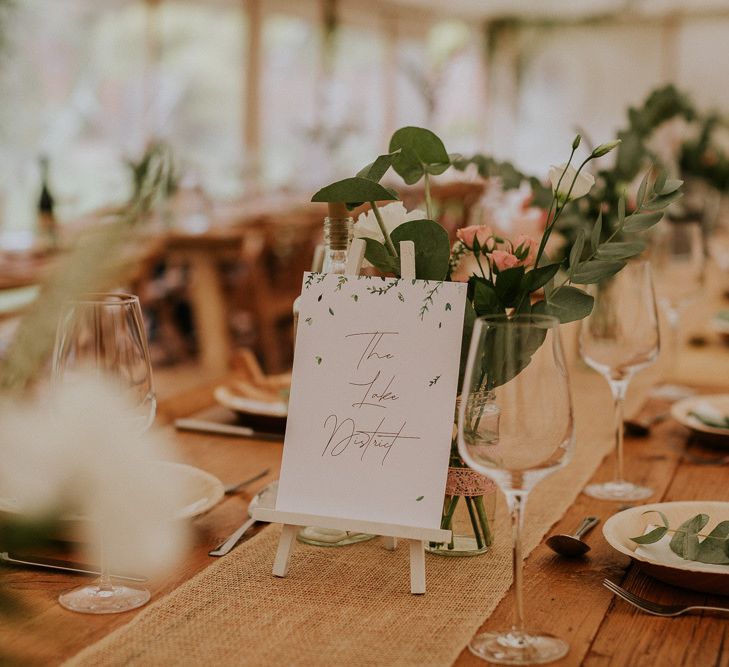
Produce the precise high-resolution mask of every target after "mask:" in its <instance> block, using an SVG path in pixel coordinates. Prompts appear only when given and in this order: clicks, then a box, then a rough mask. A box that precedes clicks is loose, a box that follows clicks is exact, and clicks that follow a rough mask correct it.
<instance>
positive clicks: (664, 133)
mask: <svg viewBox="0 0 729 667" xmlns="http://www.w3.org/2000/svg"><path fill="white" fill-rule="evenodd" d="M700 132H701V126H700V124H699V123H697V122H695V121H694V122H690V123H689V122H688V121H687V120H686V119H685V118H684V117H683V116H674V117H673V118H671V119H669V120H667V121H665V122H663V123H661V124H660V125H658V127H656V128H655V129H654V130H653V132H651V134H650V136H649V137H648V138H647V139H646V141H645V147H646V148H647V149H648V150H649V151H650V152H651V153H653V154H654V155H655V156H656V157H658V159H659V160H660V161H661V163H662V164H663V166H664V167H666V168H667V169H669V170H671V173H672V174H674V175H677V174H678V173H679V165H678V162H679V158H680V155H679V154H680V152H681V147H682V146H683V144H684V143H686V142H687V141H696V140H697V139H698V137H699V134H700Z"/></svg>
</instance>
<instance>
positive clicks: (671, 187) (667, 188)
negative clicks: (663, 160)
mask: <svg viewBox="0 0 729 667" xmlns="http://www.w3.org/2000/svg"><path fill="white" fill-rule="evenodd" d="M682 185H683V181H681V180H679V179H677V178H676V179H674V178H669V179H667V180H666V182H665V184H664V185H663V187H662V188H660V190H659V189H658V188H656V191H657V192H658V194H659V195H670V194H671V193H672V192H676V190H678V189H679V188H680V187H681V186H682Z"/></svg>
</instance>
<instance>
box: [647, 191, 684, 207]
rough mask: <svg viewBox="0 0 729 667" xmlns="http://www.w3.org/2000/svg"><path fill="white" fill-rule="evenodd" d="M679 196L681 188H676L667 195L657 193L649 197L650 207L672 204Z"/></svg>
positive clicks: (681, 195) (680, 195) (681, 194)
mask: <svg viewBox="0 0 729 667" xmlns="http://www.w3.org/2000/svg"><path fill="white" fill-rule="evenodd" d="M681 197H683V192H681V190H676V191H675V192H672V193H671V194H668V195H659V196H658V197H654V198H653V199H651V201H650V208H666V206H668V205H669V204H673V202H676V201H678V200H679V199H681Z"/></svg>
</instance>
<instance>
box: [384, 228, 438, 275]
mask: <svg viewBox="0 0 729 667" xmlns="http://www.w3.org/2000/svg"><path fill="white" fill-rule="evenodd" d="M390 238H391V239H392V242H393V243H394V244H395V247H396V248H397V247H399V243H400V241H413V243H414V244H415V276H416V277H417V278H419V279H420V280H445V277H446V275H447V273H448V262H449V260H450V256H451V247H450V242H449V240H448V232H446V230H445V229H443V227H441V226H440V225H439V224H438V223H437V222H435V221H433V220H410V221H408V222H404V223H403V224H402V225H399V226H398V227H395V229H393V230H392V233H391V234H390Z"/></svg>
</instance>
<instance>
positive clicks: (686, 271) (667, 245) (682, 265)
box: [650, 220, 706, 398]
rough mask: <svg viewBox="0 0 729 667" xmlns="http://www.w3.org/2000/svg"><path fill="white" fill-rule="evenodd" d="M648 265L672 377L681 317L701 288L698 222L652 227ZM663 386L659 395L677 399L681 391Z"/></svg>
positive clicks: (666, 222) (701, 241) (702, 261)
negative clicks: (661, 315)
mask: <svg viewBox="0 0 729 667" xmlns="http://www.w3.org/2000/svg"><path fill="white" fill-rule="evenodd" d="M650 261H651V266H652V267H653V275H654V278H655V287H656V294H657V296H658V303H659V304H660V306H661V309H662V310H663V312H664V313H665V315H666V320H667V321H668V327H669V334H670V335H669V339H668V346H667V355H666V356H667V358H668V363H667V364H666V367H665V368H666V376H667V378H671V377H672V376H674V375H675V371H676V360H677V359H678V350H679V342H680V341H679V335H680V325H681V314H682V312H683V310H684V309H685V308H686V306H688V305H689V304H690V303H691V302H692V301H694V300H695V299H696V298H697V297H698V296H699V295H700V294H701V288H702V287H703V284H704V272H705V268H706V252H705V249H704V235H703V228H702V224H701V222H699V221H694V220H691V221H686V220H680V221H675V220H664V221H663V222H662V223H661V224H660V225H658V226H657V227H656V230H655V233H654V235H653V237H652V241H651V248H650ZM681 389H682V388H680V387H672V386H671V385H666V384H665V383H664V386H663V387H662V389H661V390H659V392H658V393H659V394H665V395H666V397H667V398H681V397H682V396H684V395H685V389H684V390H683V391H682V390H681Z"/></svg>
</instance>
